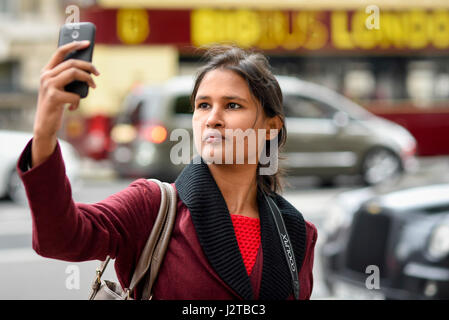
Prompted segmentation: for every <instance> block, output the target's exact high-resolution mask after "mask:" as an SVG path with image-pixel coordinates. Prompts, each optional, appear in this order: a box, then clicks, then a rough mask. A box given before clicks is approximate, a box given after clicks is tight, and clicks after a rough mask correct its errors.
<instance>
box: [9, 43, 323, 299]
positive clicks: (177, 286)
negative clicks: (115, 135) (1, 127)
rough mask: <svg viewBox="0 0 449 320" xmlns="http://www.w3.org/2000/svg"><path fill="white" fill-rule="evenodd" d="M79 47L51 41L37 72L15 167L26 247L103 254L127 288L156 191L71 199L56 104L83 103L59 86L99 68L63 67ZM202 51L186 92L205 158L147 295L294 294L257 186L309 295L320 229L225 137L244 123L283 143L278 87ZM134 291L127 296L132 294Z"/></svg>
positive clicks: (181, 186)
mask: <svg viewBox="0 0 449 320" xmlns="http://www.w3.org/2000/svg"><path fill="white" fill-rule="evenodd" d="M86 46H88V42H87V43H84V42H80V43H76V42H73V43H70V44H67V45H65V46H62V47H60V48H58V49H57V51H56V53H55V54H54V55H53V57H52V58H51V60H50V62H49V63H48V65H47V66H46V67H45V68H44V69H43V71H42V75H41V85H40V89H39V98H38V105H37V113H36V117H35V123H34V137H33V139H32V140H30V142H29V143H28V145H27V146H26V147H25V150H24V151H23V153H22V155H21V157H20V158H19V161H18V165H17V169H18V172H19V175H20V176H21V178H22V180H23V182H24V185H25V188H26V191H27V195H28V200H29V205H30V208H31V212H32V218H33V249H34V250H35V251H36V252H37V253H38V254H40V255H42V256H44V257H49V258H55V259H62V260H66V261H86V260H94V259H98V260H104V259H105V258H106V256H107V255H109V256H111V257H112V258H115V259H116V261H115V269H116V272H117V277H118V280H119V281H120V284H121V285H122V287H123V288H127V287H128V285H129V282H130V279H131V276H132V273H133V271H134V268H135V265H136V263H137V261H138V259H139V256H140V253H141V252H142V249H143V247H144V245H145V243H146V241H147V238H148V235H149V233H150V231H151V228H152V225H153V223H154V220H155V215H156V214H157V212H158V208H159V203H160V191H159V188H158V186H157V185H156V184H154V183H153V182H149V181H147V180H146V179H138V180H136V181H134V182H133V183H131V184H130V186H129V187H127V188H126V189H124V190H123V191H121V192H118V193H116V194H114V195H112V196H110V197H108V198H107V199H105V200H103V201H101V202H98V203H95V204H83V203H74V201H73V200H72V197H71V189H70V183H69V181H68V179H67V177H66V175H65V171H64V162H63V159H62V156H61V151H60V147H59V144H58V142H57V138H56V134H57V131H58V130H59V128H60V126H61V121H62V115H63V111H64V106H65V105H66V104H70V107H69V110H75V109H76V108H77V107H78V104H79V96H77V95H75V94H72V93H68V92H64V91H63V90H64V89H63V88H64V86H65V85H66V84H68V83H70V82H71V81H73V80H79V81H86V82H87V83H88V84H89V86H90V87H92V88H95V83H94V81H93V79H92V77H91V75H90V74H89V73H93V74H95V75H97V76H98V75H99V72H98V71H97V70H96V69H95V67H94V66H93V65H92V64H90V63H88V62H83V61H77V60H68V61H65V62H63V58H64V57H65V56H66V54H67V53H69V52H71V51H73V50H76V49H82V48H84V47H86ZM208 58H209V61H208V63H207V64H206V65H205V66H204V67H203V68H202V69H201V70H200V72H199V74H198V76H197V80H196V82H195V86H194V89H193V92H192V96H191V101H192V107H193V118H192V125H193V128H194V140H195V144H196V148H197V150H200V156H201V157H199V158H198V157H197V158H196V159H197V160H198V159H199V160H200V161H197V162H195V161H194V160H195V159H194V160H192V161H191V163H190V164H188V165H187V166H186V167H185V168H184V170H183V171H182V172H181V174H180V175H179V176H178V178H177V179H176V181H175V182H174V183H173V184H172V185H173V186H174V187H175V188H176V190H177V193H178V203H177V217H176V221H175V225H174V228H173V232H172V237H171V241H170V244H169V247H168V250H167V253H166V256H165V259H164V263H163V265H162V267H161V269H160V272H159V275H158V279H157V282H156V283H155V285H154V287H153V297H154V299H292V298H293V290H292V287H293V285H292V280H291V274H290V269H289V266H288V265H287V262H286V259H285V254H284V251H283V248H282V246H281V242H280V240H279V234H278V232H277V229H276V225H275V224H274V220H273V218H272V217H271V215H270V211H269V207H268V206H267V203H266V202H265V200H264V198H263V197H262V194H263V192H265V193H267V194H270V195H271V196H272V197H273V199H274V200H275V202H276V204H277V206H278V207H279V209H280V211H281V212H282V216H283V219H284V221H285V225H286V228H287V231H288V233H289V237H290V239H291V242H292V246H293V251H294V257H295V260H296V264H297V266H298V269H299V281H300V285H301V287H300V288H301V289H300V299H309V298H310V295H311V292H312V286H313V276H312V266H313V257H314V247H315V242H316V239H317V231H316V228H315V227H314V226H313V224H311V223H309V222H306V221H304V219H303V217H302V215H301V213H299V212H298V211H297V210H296V209H295V208H294V207H293V206H292V205H291V204H290V203H289V202H287V201H286V200H285V199H284V198H283V197H282V196H280V195H279V194H278V193H277V191H279V190H280V186H281V185H280V179H279V174H278V173H275V174H272V175H262V174H261V169H262V167H261V165H259V164H257V163H258V161H255V162H254V161H250V160H251V159H253V160H254V158H255V159H256V160H258V159H259V157H260V155H261V150H260V148H253V144H252V143H248V141H249V139H244V140H239V141H240V142H237V138H236V136H232V135H231V136H229V135H228V134H227V133H228V132H229V131H231V132H233V131H238V130H243V131H246V130H248V129H250V132H255V133H256V135H257V138H258V140H257V141H262V143H258V144H257V146H258V147H260V146H263V145H265V148H266V150H271V148H270V143H271V144H274V145H276V146H277V147H278V148H280V147H281V146H282V144H283V143H284V142H285V139H286V129H285V124H284V115H283V109H282V93H281V90H280V88H279V85H278V83H277V81H276V79H275V78H274V76H273V75H272V73H271V72H270V70H269V65H268V62H267V60H266V59H265V57H264V56H263V55H261V54H254V53H248V52H245V51H244V50H242V49H239V48H237V47H215V48H212V49H210V50H209V51H208ZM270 129H273V131H270ZM251 130H253V131H251ZM258 130H262V131H258ZM263 130H266V131H265V133H264V131H263ZM273 132H274V134H273ZM217 137H218V138H217ZM221 138H223V139H221ZM259 139H260V140H259ZM242 141H243V142H242ZM223 142H226V143H223ZM242 144H243V147H244V152H243V158H244V161H243V163H241V162H239V161H237V155H238V152H233V153H232V155H233V156H232V157H231V161H229V158H226V155H227V154H228V155H229V152H230V151H231V150H232V151H237V149H238V147H241V146H242ZM254 149H255V150H254ZM275 151H277V148H276V150H275ZM273 157H275V158H276V159H275V160H277V152H276V155H273V154H271V155H269V158H271V159H272V158H273ZM217 159H218V161H216V160H217ZM210 160H214V161H210ZM220 160H221V161H220ZM141 289H142V287H140V288H139V287H138V288H137V290H136V291H135V294H134V298H139V297H140V294H141Z"/></svg>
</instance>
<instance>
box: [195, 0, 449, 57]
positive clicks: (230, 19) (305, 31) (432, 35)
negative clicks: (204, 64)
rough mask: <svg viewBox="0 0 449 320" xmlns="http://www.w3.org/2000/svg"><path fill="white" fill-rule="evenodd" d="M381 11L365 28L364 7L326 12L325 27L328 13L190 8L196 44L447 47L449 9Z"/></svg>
mask: <svg viewBox="0 0 449 320" xmlns="http://www.w3.org/2000/svg"><path fill="white" fill-rule="evenodd" d="M379 13H380V16H379V20H378V21H379V24H378V26H379V28H377V27H376V28H369V27H367V22H370V20H369V19H372V16H371V15H369V14H367V13H366V12H364V11H356V12H353V13H352V14H351V16H350V15H349V13H348V12H346V11H333V12H330V13H329V15H330V16H329V26H327V25H326V24H325V23H323V22H322V16H323V15H326V14H327V12H315V11H299V12H283V11H274V10H273V11H251V10H218V9H217V10H209V9H200V10H192V13H191V39H192V43H193V44H194V45H196V46H203V45H207V44H211V43H217V42H233V43H236V44H238V45H239V46H242V47H252V46H257V47H259V48H261V49H264V50H272V49H277V48H284V49H287V50H297V49H300V48H305V49H308V50H318V49H321V48H324V47H325V46H326V44H327V43H328V42H329V38H330V41H331V43H332V45H333V46H334V47H335V48H336V49H339V50H354V49H362V50H373V49H376V48H380V49H391V48H393V49H415V50H416V49H423V48H426V47H427V46H429V45H432V46H434V47H435V48H438V49H446V48H449V11H448V10H435V11H422V10H413V11H380V12H379ZM376 19H377V18H376ZM329 28H330V30H329Z"/></svg>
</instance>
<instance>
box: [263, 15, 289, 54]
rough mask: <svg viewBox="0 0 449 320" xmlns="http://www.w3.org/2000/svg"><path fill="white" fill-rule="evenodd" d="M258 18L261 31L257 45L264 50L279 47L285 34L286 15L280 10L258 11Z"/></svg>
mask: <svg viewBox="0 0 449 320" xmlns="http://www.w3.org/2000/svg"><path fill="white" fill-rule="evenodd" d="M259 19H260V24H261V27H262V32H261V37H260V39H259V41H258V43H257V46H258V47H259V48H261V49H264V50H269V49H275V48H277V47H279V46H280V45H281V44H282V43H283V41H284V39H285V38H286V36H287V34H286V32H285V30H286V26H288V19H287V16H286V15H285V14H283V13H282V12H280V11H262V12H259ZM287 30H288V29H287Z"/></svg>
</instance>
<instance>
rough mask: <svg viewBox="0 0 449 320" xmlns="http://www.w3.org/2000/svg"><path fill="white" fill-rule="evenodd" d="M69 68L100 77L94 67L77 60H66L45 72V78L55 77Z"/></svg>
mask: <svg viewBox="0 0 449 320" xmlns="http://www.w3.org/2000/svg"><path fill="white" fill-rule="evenodd" d="M70 68H77V69H81V70H84V71H86V72H90V73H93V74H95V75H96V76H98V75H100V72H98V70H97V68H95V66H94V65H93V64H92V63H90V62H87V61H84V60H79V59H69V60H66V61H64V62H62V63H60V64H58V65H57V66H56V67H54V68H53V69H51V70H48V71H46V73H47V77H49V78H51V77H55V76H57V75H58V74H60V73H61V72H62V71H64V70H67V69H70Z"/></svg>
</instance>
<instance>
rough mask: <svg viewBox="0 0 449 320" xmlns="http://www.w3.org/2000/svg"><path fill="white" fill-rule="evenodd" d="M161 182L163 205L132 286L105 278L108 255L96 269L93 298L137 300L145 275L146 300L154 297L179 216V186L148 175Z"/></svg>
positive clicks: (90, 297)
mask: <svg viewBox="0 0 449 320" xmlns="http://www.w3.org/2000/svg"><path fill="white" fill-rule="evenodd" d="M148 181H153V182H155V183H157V184H158V185H159V187H160V189H161V205H160V207H159V212H158V214H157V218H156V221H155V222H154V226H153V229H152V230H151V233H150V236H149V238H148V240H147V243H146V244H145V247H144V249H143V251H142V254H141V255H140V258H139V261H138V263H137V266H136V269H135V270H134V274H133V276H132V278H131V283H130V285H129V288H125V289H122V287H121V286H120V284H119V283H116V282H112V281H109V280H102V279H101V276H102V275H103V273H104V271H105V269H106V267H107V265H108V263H109V261H110V259H111V258H110V257H109V256H107V257H106V260H105V261H103V262H102V263H101V265H100V267H98V268H97V270H96V273H97V274H96V277H95V280H94V281H93V283H92V291H91V293H90V295H89V300H133V298H132V296H133V294H134V290H135V288H136V286H137V284H138V283H139V282H140V281H141V280H142V279H145V285H144V288H143V292H142V297H141V298H142V300H149V299H152V297H153V293H152V287H153V284H154V282H155V280H156V277H157V274H158V272H159V268H160V266H161V263H162V260H163V258H164V255H165V252H166V250H167V247H168V243H169V241H170V235H171V231H172V229H173V225H174V221H175V218H176V207H177V195H176V190H174V188H173V186H171V185H170V184H169V183H167V182H160V181H159V180H157V179H148Z"/></svg>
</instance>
